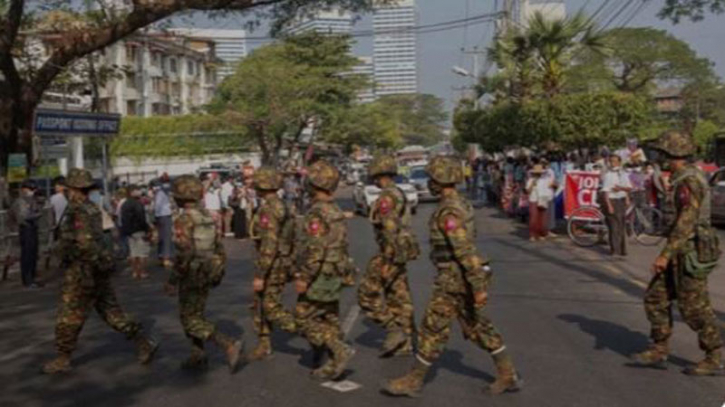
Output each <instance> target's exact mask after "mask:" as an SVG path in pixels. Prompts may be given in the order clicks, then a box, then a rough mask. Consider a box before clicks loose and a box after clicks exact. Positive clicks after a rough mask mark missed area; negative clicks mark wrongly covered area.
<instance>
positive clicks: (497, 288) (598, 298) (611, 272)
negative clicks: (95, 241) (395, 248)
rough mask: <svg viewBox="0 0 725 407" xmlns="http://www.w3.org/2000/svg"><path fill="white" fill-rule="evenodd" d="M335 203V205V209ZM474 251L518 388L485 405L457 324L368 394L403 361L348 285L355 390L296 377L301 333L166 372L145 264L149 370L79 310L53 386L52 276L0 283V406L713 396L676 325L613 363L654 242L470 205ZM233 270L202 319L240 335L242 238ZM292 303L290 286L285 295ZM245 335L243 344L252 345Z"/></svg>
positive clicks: (141, 291) (638, 308) (625, 348)
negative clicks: (270, 350)
mask: <svg viewBox="0 0 725 407" xmlns="http://www.w3.org/2000/svg"><path fill="white" fill-rule="evenodd" d="M343 204H344V205H349V201H347V200H343ZM432 208H433V206H432V205H424V206H422V207H421V209H420V211H419V213H418V215H417V216H416V218H415V229H416V232H417V234H418V236H419V238H420V240H421V241H422V242H423V249H424V251H425V252H427V251H428V245H427V242H426V239H427V232H426V230H425V229H426V224H427V217H428V216H429V215H430V213H431V211H432ZM477 223H478V227H479V231H480V233H479V238H478V244H479V246H480V247H481V249H482V250H483V251H484V252H486V253H487V254H489V255H490V257H491V258H492V259H493V261H494V269H495V273H496V277H495V284H494V286H493V288H492V293H491V301H490V307H489V313H490V315H491V317H492V319H493V320H494V322H495V323H496V324H497V325H498V326H499V328H500V330H501V331H502V332H503V334H504V336H505V338H506V340H507V342H508V345H509V348H510V350H511V351H512V353H513V355H514V357H515V360H516V362H517V363H518V366H519V368H520V370H521V372H522V375H523V376H524V379H525V381H526V387H525V390H524V391H523V392H521V393H518V394H510V395H504V396H500V397H489V396H485V395H483V394H482V393H481V388H482V387H483V385H484V384H485V383H486V382H488V381H491V380H492V379H493V366H492V363H491V361H490V359H489V358H488V356H487V355H486V354H485V353H483V352H481V351H479V350H478V349H477V348H475V347H474V346H472V345H471V344H468V343H466V342H464V341H463V340H462V338H461V335H460V330H459V329H458V328H457V327H456V328H455V329H454V335H453V338H452V340H451V342H450V343H449V347H448V350H447V352H446V353H445V355H444V356H443V357H442V359H441V360H440V362H439V363H438V365H437V367H436V369H435V372H434V375H433V376H432V377H431V378H430V380H429V381H428V385H427V386H426V388H425V390H424V393H423V395H424V397H423V398H421V399H417V400H397V399H390V398H387V397H385V396H382V395H381V394H380V393H379V383H380V382H381V381H382V380H384V379H385V378H389V377H393V376H396V375H398V374H400V373H402V372H404V371H405V370H406V368H407V367H408V366H409V365H410V364H411V359H394V360H379V359H377V358H376V354H377V350H376V349H377V347H378V346H379V344H380V343H381V341H382V338H383V332H382V331H381V330H380V329H378V328H376V327H374V326H371V325H369V324H367V323H366V322H364V321H363V320H362V319H361V318H360V317H358V316H357V312H356V311H357V308H356V307H355V306H354V290H348V292H347V293H346V295H345V298H344V301H343V307H342V308H343V314H344V315H345V316H346V317H348V321H349V322H350V323H349V327H350V330H349V332H348V335H347V338H348V340H350V341H351V342H353V343H354V344H355V346H356V347H357V348H358V355H357V356H356V358H355V359H354V361H353V363H352V366H351V372H350V374H349V375H348V379H349V380H351V381H354V382H356V383H359V384H361V385H362V388H360V389H359V390H355V391H352V392H349V393H339V392H336V391H334V390H330V389H327V388H323V387H321V386H320V385H319V384H318V383H316V382H314V381H312V380H311V379H309V378H308V371H309V364H310V360H311V355H310V353H309V351H308V347H307V345H306V342H305V341H304V340H301V339H299V338H295V337H291V336H288V335H285V334H278V335H276V336H275V337H274V341H275V345H276V346H277V353H276V354H275V357H274V358H273V359H272V360H270V361H268V362H264V363H258V364H253V365H249V366H247V367H245V368H244V369H243V370H241V371H240V372H239V373H238V374H237V375H235V376H231V377H230V376H229V375H228V373H227V369H226V367H225V366H224V360H223V356H222V355H221V354H220V353H219V352H214V351H213V350H212V352H213V353H212V355H213V357H212V365H211V368H210V369H209V371H208V372H206V373H205V374H190V373H187V372H182V371H180V370H179V369H178V364H179V362H180V360H181V359H182V358H184V357H185V356H186V352H187V346H188V345H187V342H186V340H185V338H184V336H183V333H182V331H181V327H180V325H179V322H178V319H177V316H176V312H177V311H176V304H175V302H174V299H172V298H168V297H164V296H163V295H162V293H161V282H162V281H163V279H164V277H165V275H164V272H162V271H160V270H159V271H158V272H156V273H154V276H153V278H152V279H151V280H149V281H144V282H140V283H139V282H134V281H132V280H130V279H129V278H128V276H127V275H119V276H117V278H116V280H115V281H116V283H117V286H118V291H119V296H120V298H121V301H122V303H123V305H124V306H125V307H126V309H127V310H128V312H131V313H133V314H134V315H136V316H138V317H139V319H140V320H141V321H142V322H143V323H144V324H146V325H147V326H149V327H150V329H151V331H152V333H153V334H154V335H155V336H156V337H157V338H158V339H160V340H161V342H162V348H161V351H160V353H159V358H158V359H157V361H156V362H155V363H154V364H153V365H152V366H151V367H148V368H144V367H140V366H138V365H137V364H136V363H135V359H134V353H133V347H132V345H131V344H130V343H128V342H125V340H124V339H123V337H122V336H120V335H118V334H116V333H114V332H112V331H110V330H109V329H108V328H106V326H105V325H103V323H102V322H101V321H100V320H99V318H98V317H97V316H93V317H92V318H91V319H90V320H89V322H88V324H87V326H86V327H85V329H84V332H83V334H82V337H81V342H80V346H79V349H78V351H77V352H76V354H75V359H74V363H75V367H76V368H75V370H74V371H73V372H71V373H70V374H68V375H65V376H61V377H45V376H42V375H40V374H38V368H39V366H40V365H41V363H42V362H43V360H45V359H47V358H49V357H51V356H52V355H53V346H52V320H53V317H54V312H55V302H56V299H57V283H52V284H50V285H49V286H48V287H47V288H45V289H43V290H39V291H24V290H21V289H20V288H19V287H18V285H17V283H10V284H5V285H3V286H0V332H1V335H2V336H0V366H2V367H1V368H0V388H1V389H2V391H0V406H43V407H46V406H47V407H50V406H53V407H65V406H96V405H99V406H100V405H102V406H104V407H125V406H142V407H143V406H148V407H152V406H153V407H157V406H161V405H163V406H234V407H240V406H315V407H317V406H321V405H335V406H337V405H346V406H370V405H378V406H393V405H396V406H398V405H411V406H412V405H415V406H441V405H457V406H478V405H487V406H537V407H544V406H551V407H569V406H571V407H580V406H581V407H590V406H591V407H595V406H596V407H599V406H601V407H612V406H617V407H620V406H621V407H625V406H626V407H629V406H632V407H649V406H657V407H668V406H673V407H674V406H678V407H679V406H698V407H699V406H705V407H707V406H712V407H719V406H721V405H722V404H723V402H725V378H700V379H695V378H690V377H687V376H684V375H682V374H681V373H680V369H681V368H682V367H683V366H684V365H685V364H687V363H690V362H692V361H696V360H697V359H698V358H699V357H700V353H699V351H698V349H697V343H696V338H695V336H694V334H693V333H692V332H690V331H689V330H688V329H687V327H686V326H685V325H684V324H683V323H681V322H678V323H677V324H676V334H675V336H674V338H673V341H672V352H673V358H672V359H671V367H670V369H669V370H667V371H655V370H647V369H639V368H634V367H630V366H628V365H627V364H628V358H627V356H628V355H629V354H631V353H633V352H635V351H638V350H640V349H642V348H643V347H645V346H646V344H647V336H646V332H647V329H648V326H647V322H646V320H645V317H644V313H643V309H642V304H641V297H642V293H643V290H644V288H643V286H645V284H646V283H645V282H646V279H647V271H646V265H647V264H648V263H649V261H650V260H651V258H652V254H653V253H654V249H649V248H642V247H639V246H633V247H632V250H631V251H632V256H630V258H628V259H627V260H614V259H611V258H610V257H609V256H605V255H603V254H601V253H599V252H597V251H592V250H582V249H576V248H574V247H572V245H571V244H570V243H569V242H568V241H567V240H566V239H564V238H560V239H556V240H553V241H548V242H545V243H541V244H532V243H529V242H528V241H527V240H526V239H525V235H526V231H525V230H524V229H523V227H522V225H518V224H516V223H514V222H512V221H510V220H508V219H505V218H503V217H501V216H500V215H499V214H498V213H497V212H496V211H495V210H492V209H481V210H479V211H478V216H477ZM349 227H350V242H351V252H352V255H353V256H354V258H355V260H356V262H357V263H358V265H359V266H360V267H361V268H364V263H365V261H366V260H367V259H368V258H369V257H370V256H371V255H372V254H373V253H374V246H373V245H372V233H371V230H370V227H369V226H368V225H367V224H366V220H365V219H364V218H362V217H358V218H356V219H353V220H351V221H350V224H349ZM228 250H229V252H230V254H231V256H230V257H231V262H230V265H229V270H228V273H227V279H226V280H225V281H224V283H223V285H222V286H221V287H220V288H218V289H217V290H215V291H214V292H213V296H212V299H211V301H210V304H209V315H210V317H211V318H212V319H214V320H216V321H219V324H220V326H222V327H223V328H225V329H227V330H229V331H231V332H234V333H236V334H241V333H242V332H251V330H252V323H251V318H250V311H249V309H248V304H249V303H250V301H251V297H250V280H251V276H252V272H253V270H252V252H251V246H250V244H249V243H247V242H242V243H239V242H236V241H229V242H228ZM723 271H725V270H719V271H718V272H717V274H716V275H715V276H714V278H713V281H712V282H711V286H712V287H713V289H714V291H715V292H714V302H715V304H716V308H717V310H718V315H719V317H720V319H721V321H725V285H724V284H723V283H725V281H723V280H724V276H725V273H723ZM410 274H411V285H412V289H413V291H414V301H415V305H416V311H417V315H416V319H417V320H419V319H420V316H421V314H422V310H423V308H424V306H425V303H426V301H427V299H428V298H429V295H430V285H431V282H432V280H433V276H434V269H433V267H432V266H431V265H430V263H429V262H428V261H427V259H425V258H423V259H420V260H418V261H416V262H414V263H413V264H411V266H410ZM292 300H293V298H292V295H291V293H288V298H287V301H288V302H290V303H291V301H292ZM253 338H254V337H253V335H251V334H250V335H247V339H248V343H249V344H250V346H251V345H252V344H253V342H254V339H253Z"/></svg>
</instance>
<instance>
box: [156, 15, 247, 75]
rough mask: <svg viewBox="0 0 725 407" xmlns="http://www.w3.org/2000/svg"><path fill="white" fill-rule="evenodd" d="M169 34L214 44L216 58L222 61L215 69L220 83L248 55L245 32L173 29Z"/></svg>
mask: <svg viewBox="0 0 725 407" xmlns="http://www.w3.org/2000/svg"><path fill="white" fill-rule="evenodd" d="M170 32H172V33H175V34H177V35H182V36H186V37H191V38H196V39H200V40H210V41H213V42H214V49H215V52H216V57H217V58H219V59H220V60H221V61H222V64H221V65H219V67H218V69H217V77H218V79H219V82H220V83H221V81H223V80H224V79H225V78H226V77H227V76H229V75H231V74H233V73H234V71H235V70H236V67H237V64H239V61H241V60H242V59H244V58H246V56H247V53H248V47H247V32H246V31H244V30H221V29H205V28H174V29H171V30H170Z"/></svg>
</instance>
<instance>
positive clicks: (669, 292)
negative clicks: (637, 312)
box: [644, 264, 723, 351]
mask: <svg viewBox="0 0 725 407" xmlns="http://www.w3.org/2000/svg"><path fill="white" fill-rule="evenodd" d="M673 301H677V306H678V308H679V310H680V315H682V319H683V320H684V321H685V323H687V325H688V326H689V327H690V328H691V329H692V330H693V331H695V332H697V337H698V341H699V345H700V349H702V350H703V351H711V350H716V349H719V348H721V347H722V346H723V342H722V337H721V336H720V329H719V328H718V326H717V318H716V316H715V313H714V312H713V310H712V305H710V297H709V295H708V291H707V279H706V278H696V277H693V276H691V275H689V274H688V273H686V272H685V271H684V269H683V268H682V267H677V266H676V264H674V265H673V267H670V268H669V269H668V270H667V271H665V272H663V273H660V274H658V275H657V276H655V277H653V278H652V281H651V282H650V284H649V287H648V288H647V293H646V294H645V297H644V308H645V312H646V313H647V319H648V320H649V322H650V324H651V328H652V329H651V333H650V336H651V339H652V340H653V341H654V342H656V343H664V342H667V340H668V339H669V338H670V336H672V302H673Z"/></svg>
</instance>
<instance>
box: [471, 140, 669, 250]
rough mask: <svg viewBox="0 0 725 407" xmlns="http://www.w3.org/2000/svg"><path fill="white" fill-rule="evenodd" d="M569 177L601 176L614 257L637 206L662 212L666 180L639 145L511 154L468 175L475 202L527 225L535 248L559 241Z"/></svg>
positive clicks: (478, 163)
mask: <svg viewBox="0 0 725 407" xmlns="http://www.w3.org/2000/svg"><path fill="white" fill-rule="evenodd" d="M571 171H589V172H598V173H599V174H600V177H601V179H600V183H599V188H600V190H599V199H598V204H599V206H600V208H601V209H602V211H603V213H604V214H605V216H606V219H607V224H608V227H609V230H610V233H609V237H610V248H611V251H612V253H613V254H616V255H625V254H626V244H625V213H626V211H627V209H628V208H629V207H630V206H631V205H633V204H636V205H651V206H654V207H660V206H661V205H662V204H663V202H664V196H665V191H666V190H667V179H666V177H663V176H662V172H661V171H660V169H659V167H658V166H657V165H656V164H654V163H652V162H648V161H647V157H646V156H645V153H644V152H643V150H642V149H641V148H639V146H638V144H637V141H636V140H629V141H628V142H627V146H626V147H625V148H623V149H620V150H616V151H611V150H609V149H607V148H602V149H600V150H596V151H590V152H584V153H582V152H578V151H577V152H571V153H568V154H565V153H562V152H557V151H549V152H541V153H533V152H528V151H527V152H521V151H519V152H509V153H508V154H505V155H498V156H488V157H482V158H479V159H476V160H475V161H474V162H473V163H471V164H466V168H465V169H464V173H465V175H466V186H467V188H468V191H469V193H470V194H471V197H472V199H473V200H474V201H476V202H479V203H482V204H488V205H493V206H497V207H499V208H501V209H502V210H503V211H504V212H505V213H506V214H508V215H509V216H511V217H517V218H520V219H521V220H522V221H526V222H528V224H529V239H530V240H531V241H532V242H535V241H540V240H543V239H546V238H547V237H552V236H555V235H554V234H553V233H552V232H551V230H552V229H554V228H555V227H556V225H557V220H558V219H561V218H563V216H564V214H563V205H562V203H561V200H559V201H558V202H557V196H561V194H559V192H561V191H562V189H563V187H564V182H565V175H566V173H567V172H571ZM562 199H563V198H562Z"/></svg>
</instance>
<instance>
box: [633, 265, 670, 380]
mask: <svg viewBox="0 0 725 407" xmlns="http://www.w3.org/2000/svg"><path fill="white" fill-rule="evenodd" d="M671 284H672V272H671V271H669V270H668V271H665V272H663V273H660V274H658V275H656V276H654V277H653V278H652V281H651V282H650V284H649V287H648V288H647V293H646V294H645V296H644V309H645V313H646V314H647V319H648V320H649V322H650V324H651V327H652V328H651V332H650V339H651V340H652V343H651V344H650V346H649V347H648V348H647V350H645V351H644V352H641V353H637V354H635V355H632V360H633V361H634V362H635V363H638V364H641V365H644V366H652V367H657V368H665V367H666V364H665V363H666V362H667V355H668V354H669V349H668V344H667V342H668V340H669V339H670V336H672V300H671V298H672V295H671Z"/></svg>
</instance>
